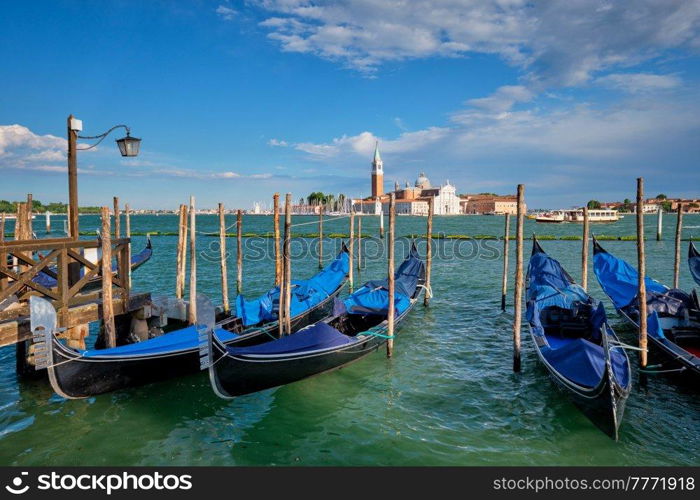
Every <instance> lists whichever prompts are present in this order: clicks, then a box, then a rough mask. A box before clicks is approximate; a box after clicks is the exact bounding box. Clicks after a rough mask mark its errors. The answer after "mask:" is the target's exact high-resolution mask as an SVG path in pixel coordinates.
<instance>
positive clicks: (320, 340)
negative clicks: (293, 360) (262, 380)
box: [228, 323, 353, 356]
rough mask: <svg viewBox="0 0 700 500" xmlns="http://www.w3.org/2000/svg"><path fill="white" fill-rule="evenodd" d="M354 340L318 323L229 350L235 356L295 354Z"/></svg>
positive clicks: (336, 345) (326, 325)
mask: <svg viewBox="0 0 700 500" xmlns="http://www.w3.org/2000/svg"><path fill="white" fill-rule="evenodd" d="M352 341H353V338H352V337H348V336H347V335H343V334H342V333H340V332H339V331H338V330H336V329H335V328H333V327H332V326H329V325H328V324H326V323H316V324H315V325H311V326H307V327H306V328H303V329H301V330H299V331H298V332H296V333H295V334H294V335H288V336H286V337H282V338H281V339H277V340H273V341H270V342H266V343H264V344H259V345H255V346H250V347H229V348H228V352H229V353H230V354H231V355H233V356H236V355H273V354H294V353H299V352H305V351H315V350H318V349H328V348H331V347H339V346H343V345H345V344H349V343H351V342H352Z"/></svg>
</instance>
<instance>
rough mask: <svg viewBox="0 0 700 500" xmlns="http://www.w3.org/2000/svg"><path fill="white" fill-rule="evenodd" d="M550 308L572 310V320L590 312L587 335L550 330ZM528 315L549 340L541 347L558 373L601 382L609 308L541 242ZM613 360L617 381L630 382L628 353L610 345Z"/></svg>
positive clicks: (532, 269)
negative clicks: (603, 331) (603, 332)
mask: <svg viewBox="0 0 700 500" xmlns="http://www.w3.org/2000/svg"><path fill="white" fill-rule="evenodd" d="M547 308H554V309H555V311H556V310H558V309H563V310H568V311H569V312H568V313H567V314H569V315H570V316H571V319H572V320H574V319H575V318H576V317H577V314H579V313H584V312H585V313H586V314H588V320H587V322H588V324H587V327H588V333H587V335H586V338H582V337H579V338H576V337H567V336H560V335H550V334H546V333H545V326H546V325H543V324H542V319H541V314H542V313H543V311H545V310H546V309H547ZM526 315H527V319H528V321H529V322H530V326H531V328H532V332H533V334H534V335H536V336H539V337H544V338H545V339H546V340H547V344H546V345H538V346H537V348H538V349H540V352H541V353H542V356H543V357H544V358H545V360H546V361H547V362H548V363H549V364H550V365H551V366H552V368H553V369H554V370H555V371H556V372H557V373H559V374H560V375H561V376H563V377H565V378H567V379H568V380H570V381H572V382H574V383H576V384H578V385H581V386H585V387H595V386H596V385H598V384H599V383H600V381H601V378H602V377H603V375H604V370H605V352H604V350H603V347H602V345H600V344H598V342H600V341H601V340H602V337H601V329H602V328H605V329H606V332H607V331H608V330H607V329H608V326H607V317H606V315H605V308H604V307H603V304H602V303H598V302H597V301H595V300H594V299H593V298H592V297H590V296H589V295H588V294H587V293H586V292H585V290H583V288H581V287H580V286H579V285H577V284H575V283H574V280H573V279H572V278H571V276H570V275H569V274H568V273H567V272H566V270H564V268H563V267H562V266H561V264H560V263H559V262H558V261H557V260H555V259H553V258H551V257H550V256H549V255H547V254H546V253H545V252H544V251H543V250H542V249H541V248H540V246H539V244H537V242H535V244H534V249H533V254H532V257H531V258H530V264H529V266H528V304H527V313H526ZM579 317H580V316H579ZM584 317H586V316H584ZM609 338H611V337H609ZM610 360H611V364H612V367H613V373H614V374H615V378H616V379H617V382H618V383H619V384H620V385H622V386H625V387H626V386H627V385H628V383H629V380H628V359H627V356H626V355H625V353H624V351H622V350H621V349H610Z"/></svg>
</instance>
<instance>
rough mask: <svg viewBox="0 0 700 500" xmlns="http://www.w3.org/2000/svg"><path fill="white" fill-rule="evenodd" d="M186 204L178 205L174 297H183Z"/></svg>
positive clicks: (185, 266) (185, 258)
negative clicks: (178, 219) (178, 221)
mask: <svg viewBox="0 0 700 500" xmlns="http://www.w3.org/2000/svg"><path fill="white" fill-rule="evenodd" d="M187 215H188V214H187V205H184V204H183V205H180V223H179V226H178V233H177V278H176V283H175V297H177V298H178V299H182V298H184V297H185V270H186V268H187Z"/></svg>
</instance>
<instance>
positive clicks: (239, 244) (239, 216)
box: [236, 209, 243, 294]
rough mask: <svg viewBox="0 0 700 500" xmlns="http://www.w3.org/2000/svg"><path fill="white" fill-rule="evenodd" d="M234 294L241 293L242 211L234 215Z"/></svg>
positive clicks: (239, 210)
mask: <svg viewBox="0 0 700 500" xmlns="http://www.w3.org/2000/svg"><path fill="white" fill-rule="evenodd" d="M236 293H237V294H241V293H243V211H242V210H241V209H238V212H237V213H236Z"/></svg>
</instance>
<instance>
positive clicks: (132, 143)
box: [117, 135, 141, 156]
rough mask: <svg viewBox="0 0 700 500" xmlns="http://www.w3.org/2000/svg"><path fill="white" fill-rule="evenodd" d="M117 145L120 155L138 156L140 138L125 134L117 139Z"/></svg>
mask: <svg viewBox="0 0 700 500" xmlns="http://www.w3.org/2000/svg"><path fill="white" fill-rule="evenodd" d="M117 146H119V152H120V153H121V155H122V156H138V154H139V148H140V147H141V139H138V138H136V137H131V136H130V135H127V136H126V137H123V138H121V139H117Z"/></svg>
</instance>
